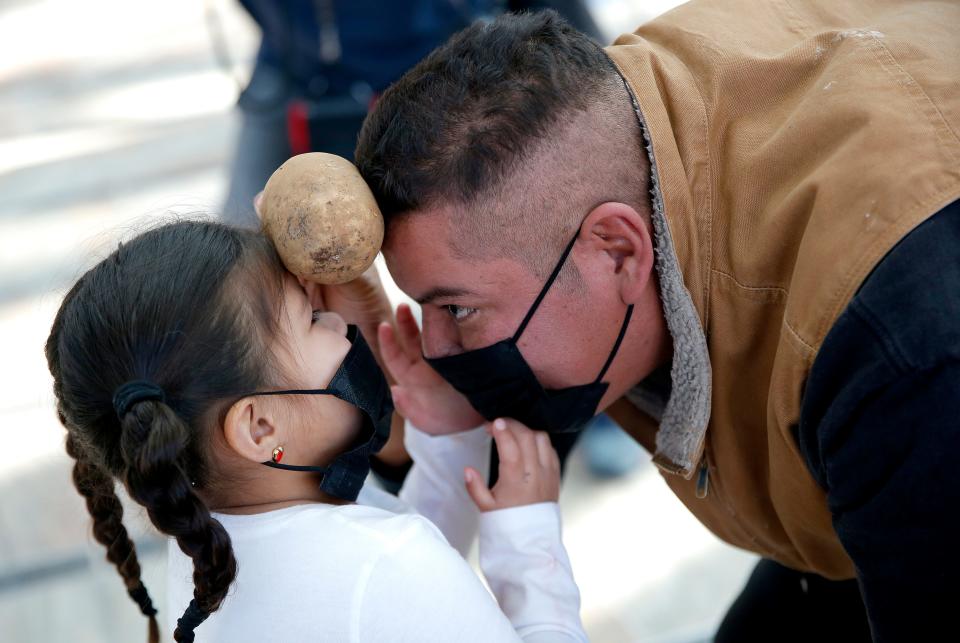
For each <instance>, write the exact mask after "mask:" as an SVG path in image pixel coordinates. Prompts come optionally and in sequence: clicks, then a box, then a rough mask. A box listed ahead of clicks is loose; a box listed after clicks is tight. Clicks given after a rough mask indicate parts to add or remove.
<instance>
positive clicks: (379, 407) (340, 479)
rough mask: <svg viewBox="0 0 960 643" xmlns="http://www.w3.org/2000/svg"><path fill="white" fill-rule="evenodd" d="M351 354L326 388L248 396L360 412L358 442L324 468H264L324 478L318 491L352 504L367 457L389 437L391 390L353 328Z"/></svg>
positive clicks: (277, 464) (350, 330)
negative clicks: (324, 399)
mask: <svg viewBox="0 0 960 643" xmlns="http://www.w3.org/2000/svg"><path fill="white" fill-rule="evenodd" d="M347 339H349V340H350V350H349V351H348V352H347V355H346V357H344V358H343V363H341V364H340V368H338V369H337V372H336V373H335V374H334V376H333V379H331V380H330V384H328V385H327V388H321V389H291V390H287V391H257V392H254V393H248V394H247V395H245V396H244V397H247V396H251V395H332V396H334V397H337V398H339V399H341V400H343V401H344V402H347V403H348V404H352V405H353V406H356V407H357V408H359V409H360V410H361V411H362V412H363V427H362V432H361V434H360V440H362V441H360V442H358V443H357V444H356V445H354V446H353V447H351V449H350V450H349V451H346V452H345V453H341V454H340V455H338V456H337V457H336V458H334V459H333V461H332V462H331V463H330V464H328V465H327V466H325V467H319V466H300V465H292V464H282V463H280V462H273V461H267V462H264V463H263V464H265V465H267V466H268V467H273V468H275V469H285V470H287V471H308V472H312V473H320V474H323V479H322V481H321V482H320V490H321V491H323V492H324V493H327V494H329V495H331V496H334V497H336V498H340V499H342V500H347V501H350V502H353V501H354V500H356V499H357V495H358V494H359V493H360V488H361V487H363V482H364V480H366V478H367V474H368V473H369V472H370V457H371V456H372V455H374V454H375V453H377V452H378V451H380V449H382V448H383V445H384V444H386V442H387V438H388V437H390V423H391V421H392V419H393V399H392V398H391V397H390V387H389V385H388V384H387V380H386V378H385V377H384V375H383V371H382V370H380V366H379V365H378V364H377V361H376V360H375V359H374V357H373V353H372V352H371V351H370V347H369V346H368V345H367V342H366V340H364V338H363V334H362V333H360V330H359V329H358V328H357V327H356V326H353V325H351V326H349V327H348V328H347Z"/></svg>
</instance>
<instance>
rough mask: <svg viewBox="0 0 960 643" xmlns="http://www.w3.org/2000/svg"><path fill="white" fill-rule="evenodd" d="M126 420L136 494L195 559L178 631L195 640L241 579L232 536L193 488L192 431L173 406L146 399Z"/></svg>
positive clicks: (124, 446)
mask: <svg viewBox="0 0 960 643" xmlns="http://www.w3.org/2000/svg"><path fill="white" fill-rule="evenodd" d="M121 425H122V432H121V437H120V450H121V453H122V454H123V458H124V460H125V461H126V463H127V467H128V468H127V478H126V483H127V489H128V490H129V491H130V495H131V496H132V497H133V498H134V499H135V500H136V501H137V502H139V503H140V504H142V505H143V506H144V507H146V509H147V512H148V514H149V515H150V520H151V521H152V522H153V524H154V525H156V527H157V528H158V529H159V530H160V531H161V532H163V533H165V534H167V535H169V536H173V537H174V538H176V539H177V544H178V545H179V546H180V549H181V551H183V553H185V554H186V555H187V556H189V557H190V558H191V559H192V560H193V583H194V594H193V600H192V601H191V602H190V605H189V607H188V608H187V610H186V612H185V613H184V615H183V616H182V617H181V618H180V619H179V620H178V621H177V629H176V631H175V632H174V638H175V639H176V640H177V641H179V642H181V643H189V642H190V641H193V638H194V632H193V631H194V629H195V628H196V627H197V626H198V625H200V623H202V622H203V621H204V620H205V619H206V618H207V617H208V616H209V615H210V614H211V613H213V612H215V611H216V610H217V609H218V608H219V607H220V605H221V603H222V602H223V599H224V598H225V597H226V595H227V590H228V589H229V588H230V584H231V583H232V582H233V580H234V578H236V575H237V562H236V559H235V558H234V556H233V548H232V546H231V544H230V537H229V536H228V535H227V532H226V530H225V529H224V528H223V526H222V525H221V524H220V523H219V522H217V521H216V520H215V519H214V518H213V517H212V516H211V515H210V510H209V509H208V508H207V506H206V505H205V504H204V503H203V501H202V500H201V499H200V497H199V496H198V495H197V494H196V493H194V491H193V487H192V485H191V483H190V478H189V476H188V475H187V467H186V462H185V461H186V458H187V453H188V447H189V436H190V433H189V430H188V428H187V426H186V424H184V422H183V421H182V420H181V419H180V418H179V417H178V416H177V415H176V414H175V413H174V412H173V410H172V409H170V407H169V406H167V405H166V404H165V403H164V402H162V401H160V400H152V401H144V402H140V403H139V404H136V405H134V406H133V407H132V408H131V409H130V411H129V412H127V413H126V414H125V415H124V416H123V419H122V421H121Z"/></svg>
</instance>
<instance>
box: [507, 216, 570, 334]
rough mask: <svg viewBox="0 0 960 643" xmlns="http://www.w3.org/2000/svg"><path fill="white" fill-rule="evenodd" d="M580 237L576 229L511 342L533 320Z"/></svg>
mask: <svg viewBox="0 0 960 643" xmlns="http://www.w3.org/2000/svg"><path fill="white" fill-rule="evenodd" d="M579 235H580V228H577V232H576V234H574V235H573V239H570V243H568V244H567V247H566V248H565V249H564V251H563V254H562V255H561V256H560V261H558V262H557V265H556V266H555V267H554V269H553V272H552V273H550V277H549V278H548V279H547V282H546V283H545V284H543V288H542V289H541V290H540V294H539V295H537V298H536V300H534V302H533V305H532V306H530V309H529V310H527V316H526V317H524V318H523V321H522V322H520V327H519V328H518V329H517V332H516V333H514V334H513V341H517V340H518V339H520V335H522V334H523V331H524V330H525V329H526V327H527V324H529V323H530V320H531V319H532V318H533V314H534V313H535V312H537V308H538V307H539V306H540V302H542V301H543V298H544V297H546V296H547V291H548V290H550V286H552V285H553V282H554V281H555V280H556V279H557V276H558V275H559V274H560V271H561V270H563V264H564V263H565V262H566V260H567V255H569V254H570V251H571V250H573V244H574V243H576V241H577V237H578V236H579Z"/></svg>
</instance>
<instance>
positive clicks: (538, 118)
mask: <svg viewBox="0 0 960 643" xmlns="http://www.w3.org/2000/svg"><path fill="white" fill-rule="evenodd" d="M611 78H614V79H616V71H615V70H614V68H613V65H612V63H611V62H610V61H609V59H608V58H607V56H606V54H605V53H604V52H603V51H602V50H601V49H600V47H599V46H598V45H597V44H596V43H594V42H593V41H591V40H590V39H589V38H588V37H587V36H586V35H584V34H582V33H580V32H579V31H577V30H576V29H574V28H573V27H571V26H570V25H569V24H567V23H566V22H565V21H564V20H562V19H561V18H560V17H559V16H558V15H557V14H556V13H555V12H553V11H542V12H538V13H524V14H505V15H502V16H500V17H498V18H497V19H496V20H494V21H492V22H477V23H474V24H473V25H472V26H470V27H468V28H467V29H464V30H463V31H461V32H460V33H458V34H456V35H454V36H453V37H452V38H451V39H450V40H449V41H448V42H447V43H446V44H444V45H443V46H441V47H439V48H438V49H436V50H435V51H434V52H433V53H431V54H430V55H429V56H428V57H427V58H425V59H424V60H423V61H421V62H420V63H419V64H418V65H417V66H416V67H414V68H413V69H411V70H410V71H409V72H407V73H406V74H405V75H404V76H403V77H402V78H401V79H400V80H399V81H397V82H396V83H395V84H394V85H393V86H391V87H390V88H389V89H388V90H387V91H386V92H385V93H384V94H383V96H382V98H381V99H380V101H379V103H378V104H377V106H376V107H375V108H374V109H373V111H372V112H371V113H370V115H369V116H368V117H367V120H366V122H365V123H364V126H363V129H362V131H361V133H360V138H359V142H358V145H357V149H356V162H357V166H358V167H359V169H360V172H361V174H362V175H363V177H364V178H365V179H366V180H367V182H368V183H369V184H370V187H371V189H372V190H373V193H374V195H375V196H376V198H377V201H378V203H379V204H380V207H381V209H382V210H383V213H384V216H385V217H387V218H388V220H389V217H390V216H391V215H393V214H396V213H400V212H405V211H409V210H413V209H417V208H423V207H426V206H429V205H431V204H433V203H437V202H451V203H454V204H469V203H471V202H473V201H474V200H475V199H476V198H477V197H479V196H481V195H483V194H484V193H485V191H487V190H489V189H490V188H493V187H496V186H497V185H498V184H499V183H500V182H501V181H503V179H504V178H506V177H508V176H509V175H510V174H511V171H512V170H514V169H515V168H516V167H517V165H518V163H519V162H521V161H522V160H523V158H524V155H525V154H526V153H527V152H529V151H530V150H531V149H532V148H534V147H535V146H536V144H537V143H538V142H539V141H540V140H542V139H544V138H547V137H548V134H549V133H550V132H551V131H556V130H557V129H561V128H562V125H563V123H564V122H565V121H566V117H567V116H569V115H570V114H571V113H573V111H585V110H586V109H587V108H588V107H589V106H590V103H591V101H597V100H602V99H601V97H602V96H604V95H605V93H606V94H608V93H609V92H608V91H607V92H605V91H604V90H605V88H606V89H609V87H610V86H611ZM614 82H619V79H617V80H615V81H614ZM620 90H621V91H622V87H621V88H620Z"/></svg>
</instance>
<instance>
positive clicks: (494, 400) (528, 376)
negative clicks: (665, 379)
mask: <svg viewBox="0 0 960 643" xmlns="http://www.w3.org/2000/svg"><path fill="white" fill-rule="evenodd" d="M578 234H579V231H578ZM576 240H577V235H574V237H573V239H571V240H570V243H569V244H568V245H567V247H566V249H565V250H564V251H563V255H561V257H560V261H559V262H557V265H556V266H555V267H554V269H553V272H552V273H551V274H550V277H549V278H548V279H547V281H546V283H545V284H544V285H543V289H542V290H541V291H540V294H539V295H537V298H536V300H535V301H534V302H533V305H532V306H530V309H529V310H528V311H527V315H526V316H525V317H524V318H523V321H522V322H521V323H520V327H519V328H517V332H516V333H514V334H513V337H510V338H508V339H504V340H502V341H499V342H497V343H496V344H492V345H490V346H487V347H485V348H480V349H477V350H472V351H467V352H464V353H460V354H458V355H449V356H447V357H438V358H433V359H431V358H425V359H426V361H427V363H428V364H430V366H432V367H433V368H434V370H436V371H437V372H438V373H439V374H440V376H441V377H443V378H444V379H445V380H447V381H448V382H450V384H451V385H453V387H454V388H455V389H457V390H458V391H460V392H461V393H463V395H464V396H466V398H467V399H468V400H469V401H470V404H472V405H473V407H474V408H475V409H476V410H477V412H478V413H480V415H482V416H483V417H485V418H486V419H487V420H494V419H496V418H499V417H508V418H513V419H515V420H518V421H520V422H522V423H524V424H526V425H527V426H529V427H530V428H532V429H540V430H543V431H548V432H551V433H569V432H573V431H578V430H579V429H581V428H583V426H584V425H585V424H586V423H587V421H588V420H590V418H592V417H593V416H594V414H595V413H596V411H597V406H598V405H599V404H600V399H601V398H602V397H603V394H604V393H606V391H607V387H608V386H609V384H608V383H607V382H603V381H601V380H603V376H604V375H606V373H607V369H608V368H610V364H611V363H612V362H613V358H614V357H615V356H616V354H617V350H618V349H619V348H620V343H621V342H622V341H623V336H624V335H625V334H626V332H627V325H628V324H629V323H630V316H631V315H632V314H633V304H631V305H629V306H627V312H626V315H625V317H624V319H623V325H622V326H621V327H620V334H619V335H618V336H617V339H616V341H615V342H614V344H613V349H612V350H611V351H610V355H609V356H608V357H607V362H606V363H605V364H604V365H603V368H602V369H600V374H599V375H597V378H596V379H595V380H594V381H593V382H591V383H589V384H582V385H580V386H571V387H568V388H562V389H545V388H543V386H541V385H540V382H539V381H538V380H537V376H536V375H534V373H533V370H531V369H530V366H529V365H528V364H527V361H526V360H525V359H524V357H523V354H522V353H521V352H520V349H519V348H518V347H517V341H518V340H519V339H520V336H521V335H522V334H523V331H524V330H525V329H526V327H527V324H528V323H530V319H531V318H532V317H533V314H534V313H535V312H536V310H537V308H538V307H539V306H540V303H541V302H542V301H543V298H544V297H545V296H546V294H547V291H548V290H550V286H551V285H552V284H553V282H554V281H555V280H556V278H557V276H558V275H559V274H560V270H561V269H562V268H563V264H564V262H566V260H567V257H568V256H569V254H570V251H571V250H572V249H573V244H574V243H575V242H576Z"/></svg>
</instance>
